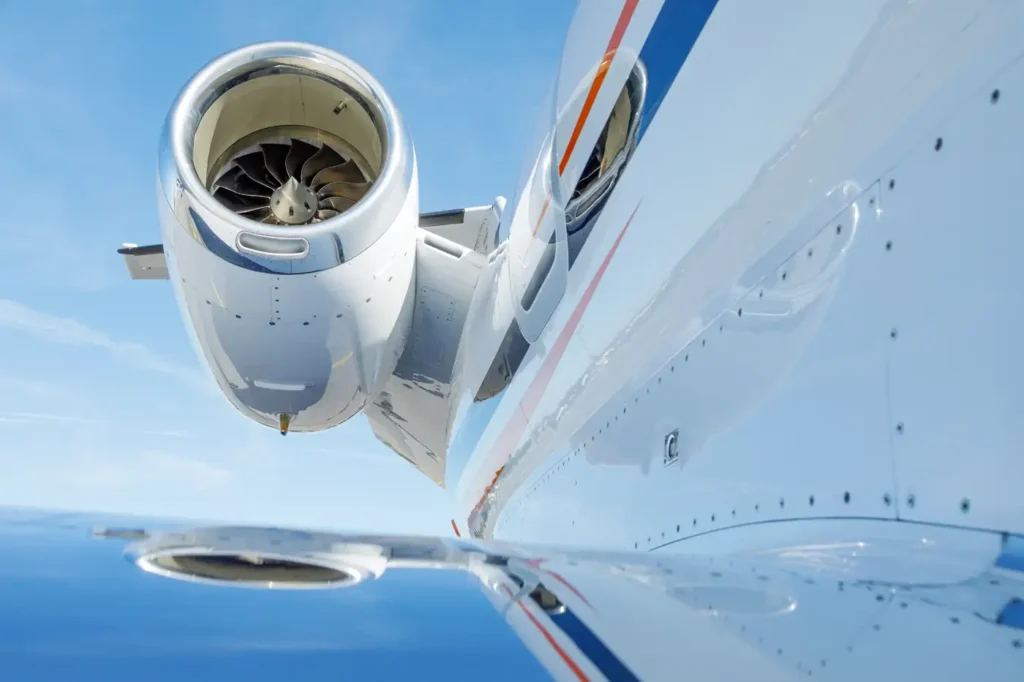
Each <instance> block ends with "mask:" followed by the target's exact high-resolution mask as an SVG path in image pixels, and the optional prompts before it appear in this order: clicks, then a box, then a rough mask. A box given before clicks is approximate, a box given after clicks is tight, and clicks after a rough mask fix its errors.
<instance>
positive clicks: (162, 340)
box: [0, 0, 575, 534]
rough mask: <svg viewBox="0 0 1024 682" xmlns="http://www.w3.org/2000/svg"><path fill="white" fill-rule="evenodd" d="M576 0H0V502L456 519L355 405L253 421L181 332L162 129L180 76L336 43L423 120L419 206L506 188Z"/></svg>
mask: <svg viewBox="0 0 1024 682" xmlns="http://www.w3.org/2000/svg"><path fill="white" fill-rule="evenodd" d="M574 7H575V2H573V1H572V0H517V1H516V2H514V3H509V2H503V3H497V2H444V1H442V0H435V1H433V2H425V1H417V0H388V1H375V2H371V3H368V2H348V1H344V0H331V1H329V2H316V1H307V2H304V3H302V4H301V6H296V8H294V9H289V10H288V11H281V3H280V2H270V1H268V0H244V1H243V0H238V1H236V0H230V1H229V0H223V1H220V2H208V1H205V0H193V1H184V0H174V2H135V1H129V0H102V1H100V0H95V1H89V0H80V1H78V2H70V1H68V2H56V1H54V0H36V1H34V2H31V3H28V2H9V1H8V2H5V0H0V159H2V160H3V163H0V207H2V208H0V216H2V217H0V467H2V474H0V505H7V506H33V507H47V508H59V509H75V510H91V511H111V512H118V513H133V514H144V515H158V516H171V517H178V518H182V517H185V518H196V519H209V520H222V521H232V522H243V523H254V524H275V525H288V526H305V527H316V528H333V529H349V530H374V531H379V532H407V533H424V534H450V533H451V526H450V519H451V518H452V516H453V514H452V507H451V502H450V498H449V496H448V494H447V493H446V492H445V491H443V490H442V489H440V488H438V487H437V486H435V485H434V484H433V483H431V482H429V481H428V480H427V479H426V478H425V477H423V476H422V475H420V474H419V473H418V472H417V471H415V470H414V469H413V468H412V467H410V466H409V465H408V464H407V463H405V462H404V461H402V460H401V458H399V457H398V456H397V455H394V454H393V453H391V452H390V451H389V450H388V449H387V448H386V447H385V446H383V445H382V444H380V443H379V442H378V441H377V440H376V438H375V437H374V436H373V434H372V432H371V431H370V428H369V427H368V425H367V424H366V421H365V418H363V417H362V416H359V417H356V418H355V419H353V420H351V421H349V422H348V423H346V424H344V425H342V426H339V427H337V428H334V429H332V430H329V431H326V432H322V433H317V434H291V435H289V436H288V437H287V438H282V437H281V436H280V435H279V434H278V433H276V432H275V431H272V430H270V429H267V428H265V427H261V426H258V425H256V424H254V423H251V422H249V421H248V420H247V419H246V418H244V417H242V416H241V415H240V414H239V413H237V412H236V411H235V409H234V408H233V407H231V406H230V405H229V404H228V403H227V401H226V400H225V399H224V398H223V397H222V396H221V395H220V394H219V391H218V389H217V388H216V386H215V385H214V383H213V380H212V379H211V378H209V376H208V375H207V373H206V370H205V369H204V368H203V367H202V366H201V365H200V364H199V361H198V359H197V358H196V356H195V355H194V353H193V351H192V348H191V346H190V344H189V342H188V338H187V335H186V332H185V329H184V327H183V326H182V321H181V316H180V314H179V312H178V310H177V307H176V304H175V301H174V299H173V295H172V293H171V289H170V286H169V285H168V283H167V282H164V281H132V280H130V279H129V278H128V274H127V271H126V268H125V265H124V262H123V260H122V259H121V257H120V256H119V255H118V254H117V252H116V249H117V248H118V246H120V244H121V243H123V242H133V243H138V244H150V243H157V242H159V239H160V237H159V227H158V222H157V216H156V187H155V167H156V150H157V143H158V136H159V132H160V129H161V126H162V124H163V121H164V118H165V116H166V114H167V111H168V108H169V107H170V105H171V102H172V101H173V100H174V98H175V96H176V95H177V93H178V91H179V90H180V89H181V88H182V86H184V84H185V83H186V82H187V81H188V79H189V78H190V77H191V76H192V75H193V74H194V73H195V72H196V71H197V70H199V69H200V68H201V67H202V66H203V65H205V64H206V63H207V62H209V61H210V60H212V59H213V58H215V57H217V56H218V55H220V54H222V53H224V52H227V51H229V50H232V49H234V48H237V47H240V46H242V45H245V44H247V43H253V42H260V41H267V40H301V41H307V42H312V43H317V44H320V45H323V46H325V47H328V48H331V49H334V50H337V51H339V52H341V53H343V54H345V55H347V56H349V57H351V58H353V59H355V60H356V61H357V62H359V63H361V64H362V65H363V66H364V67H366V68H367V69H368V70H369V71H370V72H371V73H373V74H374V75H375V76H376V77H377V79H378V80H379V81H380V82H381V83H383V85H384V87H385V88H386V89H387V90H388V92H389V93H390V95H391V96H392V99H393V100H394V101H395V103H396V104H397V106H398V107H399V109H400V110H401V112H402V114H403V116H404V117H405V120H406V122H407V124H408V126H409V129H410V131H411V133H412V137H413V140H414V143H415V146H416V152H417V156H418V162H419V177H420V193H421V194H420V205H421V209H422V210H424V211H430V210H442V209H448V208H457V207H462V206H474V205H481V204H489V203H490V202H491V201H492V200H493V199H494V197H495V196H497V195H504V196H507V197H511V196H512V195H513V194H514V191H515V183H516V181H517V180H518V171H519V169H520V167H521V161H522V154H523V148H524V145H525V144H526V143H527V141H528V139H529V138H530V133H531V131H532V130H533V128H534V125H535V120H536V117H537V114H538V111H537V109H538V106H539V103H540V101H541V100H542V98H543V95H544V94H545V91H546V89H547V87H548V85H549V83H550V82H551V79H552V78H553V75H554V68H555V65H556V63H557V60H558V58H559V56H560V53H561V46H562V41H563V38H564V35H565V31H566V28H567V26H568V23H569V21H570V19H571V16H572V13H573V10H574Z"/></svg>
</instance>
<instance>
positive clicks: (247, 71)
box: [158, 43, 419, 433]
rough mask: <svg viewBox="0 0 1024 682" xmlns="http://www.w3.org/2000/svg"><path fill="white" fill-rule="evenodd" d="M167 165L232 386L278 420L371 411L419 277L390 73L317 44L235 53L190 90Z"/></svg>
mask: <svg viewBox="0 0 1024 682" xmlns="http://www.w3.org/2000/svg"><path fill="white" fill-rule="evenodd" d="M158 176H159V199H158V204H159V210H160V217H161V230H162V232H163V239H164V250H165V253H166V258H167V268H168V273H169V277H170V279H171V282H172V283H173V286H174V290H175V295H176V297H177V300H178V304H179V307H180V308H181V311H182V314H183V317H184V319H185V323H186V327H187V328H188V329H189V330H190V333H191V336H192V340H193V343H194V345H195V347H196V351H197V353H198V354H199V356H200V357H201V358H202V359H203V361H204V362H205V364H206V365H207V366H208V367H209V368H210V371H211V372H212V374H213V376H214V378H215V380H216V381H217V384H218V385H219V386H220V388H221V389H222V391H223V392H224V394H225V396H226V397H227V398H228V400H229V401H230V402H231V403H232V404H233V405H234V406H235V407H236V408H237V409H239V410H240V411H241V412H242V413H243V414H245V415H247V416H249V417H250V418H252V419H254V420H255V421H257V422H259V423H261V424H265V425H267V426H271V427H274V428H278V429H280V430H281V431H282V433H283V432H286V431H287V430H289V429H290V430H296V431H316V430H321V429H325V428H329V427H331V426H335V425H337V424H340V423H341V422H343V421H345V420H346V419H348V418H349V417H351V416H353V415H354V414H356V413H358V412H359V411H360V410H361V409H362V408H363V406H364V405H365V404H366V402H367V400H368V399H370V398H371V397H372V396H374V395H376V393H377V392H378V391H379V389H380V387H381V385H382V384H383V382H384V381H386V379H387V378H388V376H390V374H391V373H392V372H393V370H394V368H395V364H396V362H397V359H398V357H399V356H400V355H401V353H402V350H403V347H404V344H405V340H406V337H407V335H408V332H409V327H410V323H411V312H412V309H411V306H412V303H411V301H412V297H411V296H410V295H409V293H410V289H411V287H412V286H413V282H414V275H415V273H414V269H415V250H416V235H415V229H416V225H417V218H418V214H419V206H418V203H419V201H418V191H417V174H416V159H415V153H414V150H413V146H412V142H411V140H410V138H409V135H408V133H407V131H406V129H405V127H404V125H403V123H402V120H401V117H400V116H399V113H398V111H397V110H396V109H395V107H394V105H393V103H392V102H391V100H390V98H389V97H388V95H387V93H386V92H385V91H384V89H383V88H382V87H381V86H380V84H379V83H378V82H377V81H376V80H375V79H374V78H373V77H372V76H371V75H370V74H369V73H367V72H366V71H365V70H364V69H362V68H361V67H360V66H359V65H357V64H355V63H354V62H352V61H351V60H349V59H347V58H345V57H343V56H341V55H339V54H336V53H334V52H331V51H329V50H325V49H323V48H320V47H316V46H313V45H307V44H302V43H265V44H260V45H254V46H250V47H245V48H242V49H239V50H236V51H234V52H231V53H229V54H226V55H224V56H222V57H220V58H218V59H217V60H215V61H213V62H212V63H211V64H209V65H208V66H207V67H205V68H204V69H203V70H202V71H200V72H199V73H198V74H197V75H196V76H195V77H194V78H193V79H192V80H191V81H190V82H189V83H188V85H187V86H186V87H185V88H184V90H183V91H182V92H181V94H180V95H179V96H178V99H177V100H176V102H175V104H174V106H173V108H172V110H171V112H170V115H169V116H168V119H167V123H166V125H165V129H164V134H163V139H162V142H161V149H160V157H159V173H158Z"/></svg>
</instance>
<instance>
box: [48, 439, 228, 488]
mask: <svg viewBox="0 0 1024 682" xmlns="http://www.w3.org/2000/svg"><path fill="white" fill-rule="evenodd" d="M58 477H59V478H61V479H63V481H62V483H63V484H64V485H69V486H73V487H75V488H78V489H79V490H87V491H88V492H90V493H93V494H95V493H98V492H102V491H124V490H126V489H129V488H145V489H155V488H156V487H166V488H167V489H177V491H178V492H179V493H180V492H184V491H187V490H191V491H196V492H198V491H205V490H208V489H210V488H216V487H219V486H221V485H223V484H224V483H226V482H227V481H228V479H229V473H228V471H227V469H223V468H221V467H219V466H217V465H215V464H212V463H210V462H206V461H203V460H200V459H196V458H194V457H188V456H186V455H180V454H177V453H172V452H166V451H161V450H145V451H143V452H142V453H140V454H138V455H133V456H131V457H125V456H108V455H103V454H97V453H82V454H79V455H77V456H75V457H73V458H71V460H70V461H68V462H64V463H62V465H61V471H60V473H59V474H58Z"/></svg>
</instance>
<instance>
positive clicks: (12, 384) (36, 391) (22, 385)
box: [0, 376, 69, 398]
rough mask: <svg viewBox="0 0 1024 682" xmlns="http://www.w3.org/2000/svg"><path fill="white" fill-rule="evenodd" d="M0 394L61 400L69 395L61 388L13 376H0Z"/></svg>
mask: <svg viewBox="0 0 1024 682" xmlns="http://www.w3.org/2000/svg"><path fill="white" fill-rule="evenodd" d="M0 393H6V394H14V395H19V396H23V395H30V396H33V397H36V398H63V397H67V396H68V395H69V393H68V391H67V389H65V388H64V387H62V386H58V385H56V384H52V383H50V382H47V381H38V380H36V379H25V378H23V377H14V376H0Z"/></svg>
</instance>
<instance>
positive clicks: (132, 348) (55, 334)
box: [0, 298, 213, 392]
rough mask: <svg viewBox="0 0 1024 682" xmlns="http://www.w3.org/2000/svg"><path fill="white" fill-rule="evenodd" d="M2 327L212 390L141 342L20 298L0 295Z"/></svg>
mask: <svg viewBox="0 0 1024 682" xmlns="http://www.w3.org/2000/svg"><path fill="white" fill-rule="evenodd" d="M0 327H6V328H8V329H11V330H14V331H20V332H23V333H25V334H30V335H32V336H35V337H36V338H39V339H43V340H45V341H49V342H51V343H59V344H63V345H68V346H86V347H93V348H100V349H103V350H105V351H107V352H109V353H110V354H111V355H113V356H114V357H115V358H116V359H117V360H120V361H122V362H125V363H127V364H129V365H132V366H133V367H137V368H139V369H144V370H148V371H150V372H156V373H158V374H164V375H167V376H170V377H173V378H175V379H177V380H179V381H181V382H183V383H186V384H189V385H191V386H193V387H196V388H199V389H201V390H203V391H204V392H212V391H213V386H212V383H211V382H210V380H209V379H208V378H207V377H206V376H205V375H204V374H203V373H202V372H200V371H199V370H198V369H196V368H194V367H189V366H187V365H182V364H179V363H176V362H171V361H169V360H166V359H164V358H162V357H160V356H159V355H157V354H156V353H154V352H153V351H151V350H150V349H149V348H147V347H146V346H144V345H142V344H140V343H135V342H132V341H117V340H115V339H112V338H110V337H109V336H107V335H106V334H104V333H103V332H100V331H97V330H95V329H92V328H90V327H87V326H85V325H84V324H82V323H81V322H79V321H77V320H74V319H71V318H69V317H58V316H56V315H50V314H49V313H44V312H40V311H38V310H34V309H32V308H29V307H28V306H26V305H24V304H22V303H18V302H17V301H12V300H10V299H6V298H0Z"/></svg>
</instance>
